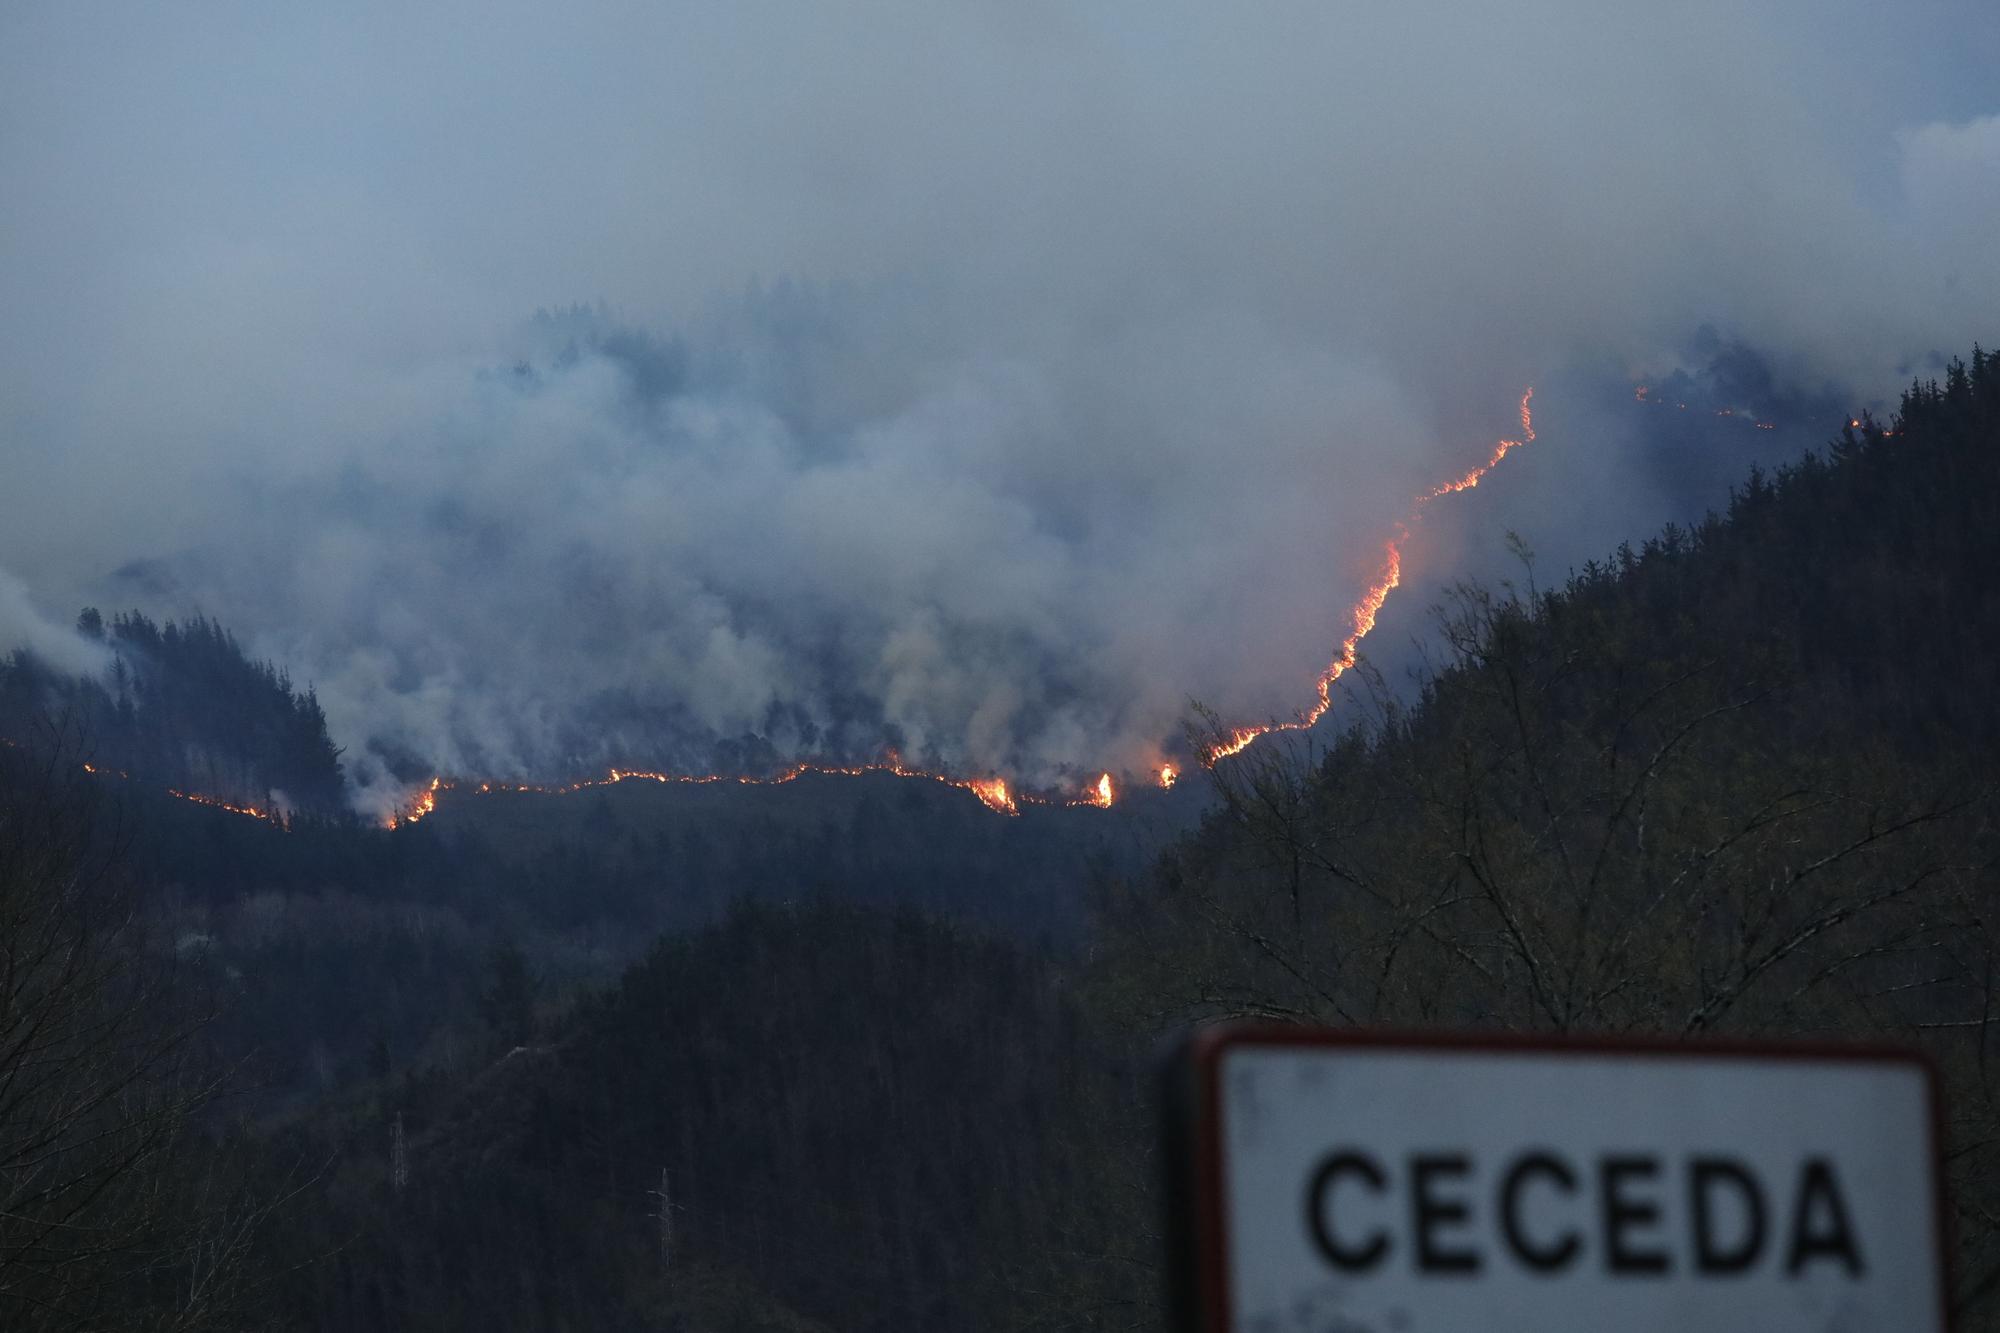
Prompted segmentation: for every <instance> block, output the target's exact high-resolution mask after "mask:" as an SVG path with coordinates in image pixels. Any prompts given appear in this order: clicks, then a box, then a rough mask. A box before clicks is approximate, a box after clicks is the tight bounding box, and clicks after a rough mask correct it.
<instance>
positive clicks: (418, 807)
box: [382, 778, 485, 828]
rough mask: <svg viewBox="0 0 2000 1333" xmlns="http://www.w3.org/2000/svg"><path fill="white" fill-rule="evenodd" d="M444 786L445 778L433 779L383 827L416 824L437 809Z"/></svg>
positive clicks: (391, 816) (386, 821) (482, 786)
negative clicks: (440, 791)
mask: <svg viewBox="0 0 2000 1333" xmlns="http://www.w3.org/2000/svg"><path fill="white" fill-rule="evenodd" d="M443 785H444V779H443V778H432V779H431V785H430V786H428V787H421V788H419V789H418V790H417V794H416V795H415V796H413V797H411V798H410V803H409V804H408V805H406V806H404V807H403V809H402V811H401V812H400V813H397V814H392V815H390V816H389V818H388V819H387V820H385V821H383V824H382V827H384V828H401V827H402V826H403V825H405V824H414V823H416V822H417V821H418V820H419V819H422V818H423V817H424V816H425V815H427V814H429V813H430V812H431V811H433V810H435V809H437V794H438V789H439V788H440V787H442V786H443ZM484 789H485V787H484V784H482V785H481V790H484Z"/></svg>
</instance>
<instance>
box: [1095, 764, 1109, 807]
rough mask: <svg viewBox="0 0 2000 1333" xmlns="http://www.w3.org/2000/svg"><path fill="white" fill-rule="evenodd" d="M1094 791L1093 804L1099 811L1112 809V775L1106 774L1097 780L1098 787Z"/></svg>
mask: <svg viewBox="0 0 2000 1333" xmlns="http://www.w3.org/2000/svg"><path fill="white" fill-rule="evenodd" d="M1092 791H1093V794H1092V796H1091V804H1093V805H1095V806H1097V807H1098V808H1099V809H1103V810H1109V809H1110V808H1111V775H1110V774H1109V773H1105V774H1103V775H1102V776H1100V777H1099V778H1098V779H1097V786H1096V787H1095V788H1093V789H1092Z"/></svg>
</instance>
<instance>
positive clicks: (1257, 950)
mask: <svg viewBox="0 0 2000 1333" xmlns="http://www.w3.org/2000/svg"><path fill="white" fill-rule="evenodd" d="M1520 554H1521V556H1522V568H1521V571H1520V574H1519V576H1518V578H1517V580H1516V581H1515V582H1514V583H1513V584H1512V585H1511V586H1507V587H1502V588H1479V587H1459V588H1456V589H1453V590H1451V591H1450V592H1449V594H1448V596H1447V597H1446V598H1445V599H1444V602H1443V605H1442V606H1441V608H1440V611H1439V639H1440V643H1441V645H1442V654H1441V656H1442V660H1441V661H1440V663H1439V665H1438V667H1437V668H1436V670H1435V671H1434V672H1433V673H1432V674H1431V675H1430V677H1429V678H1428V679H1427V681H1426V682H1425V683H1424V687H1423V690H1422V694H1421V697H1420V698H1419V699H1417V700H1416V701H1415V702H1414V703H1413V704H1411V705H1410V706H1408V707H1402V706H1398V705H1397V704H1396V703H1395V702H1393V700H1392V699H1390V698H1389V696H1386V695H1384V696H1383V702H1382V703H1381V705H1380V707H1379V708H1378V709H1377V710H1376V712H1375V715H1374V716H1372V717H1369V718H1366V719H1364V720H1361V721H1358V722H1356V723H1355V724H1354V725H1353V727H1352V729H1351V730H1349V731H1348V732H1347V733H1346V734H1345V735H1343V736H1342V737H1340V738H1339V739H1338V740H1336V741H1334V742H1333V743H1331V744H1330V745H1328V746H1326V747H1325V748H1319V747H1316V746H1313V745H1310V744H1297V745H1293V746H1290V747H1285V746H1276V745H1267V746H1259V747H1256V748H1253V749H1252V750H1251V751H1249V752H1248V753H1246V754H1245V755H1243V756H1242V757H1240V758H1239V759H1238V760H1237V761H1235V762H1233V763H1230V764H1225V765H1223V766H1221V767H1220V768H1219V769H1218V770H1217V771H1216V773H1215V774H1214V777H1215V781H1216V787H1217V790H1218V792H1219V793H1220V796H1221V798H1222V810H1221V811H1220V812H1219V813H1218V814H1217V815H1215V816H1214V817H1213V818H1212V819H1211V820H1210V821H1209V822H1208V823H1207V824H1206V825H1205V827H1204V828H1203V829H1202V830H1201V832H1200V833H1199V835H1198V836H1196V837H1194V838H1192V839H1190V840H1189V841H1188V842H1187V843H1186V844H1184V845H1183V846H1182V847H1180V848H1179V849H1177V851H1176V852H1175V853H1174V854H1173V855H1171V856H1169V857H1167V858H1165V859H1164V860H1163V861H1162V862H1161V864H1160V866H1159V868H1158V870H1157V871H1156V873H1155V874H1153V875H1152V876H1150V877H1148V878H1146V879H1144V880H1142V881H1140V882H1138V883H1135V884H1131V885H1128V886H1126V887H1125V888H1124V889H1123V890H1122V891H1121V892H1120V893H1118V894H1117V895H1116V896H1115V898H1114V899H1113V900H1112V901H1111V902H1110V903H1109V904H1108V906H1107V908H1106V911H1105V912H1104V914H1103V917H1102V919H1101V921H1100V928H1101V930H1102V931H1103V933H1104V939H1105V947H1106V952H1107V955H1108V958H1107V960H1106V962H1105V964H1104V966H1103V967H1102V968H1101V969H1099V972H1098V976H1099V979H1100V982H1101V985H1102V991H1101V996H1102V1005H1103V1012H1105V1013H1107V1014H1117V1015H1120V1016H1122V1020H1123V1021H1124V1022H1125V1024H1126V1025H1127V1026H1128V1027H1130V1028H1132V1029H1134V1030H1145V1029H1147V1028H1149V1027H1152V1026H1155V1025H1157V1023H1158V1021H1159V1018H1160V1016H1162V1015H1175V1016H1178V1017H1182V1018H1192V1017H1197V1016H1201V1015H1213V1014H1222V1013H1255V1014H1262V1015H1267V1016H1272V1017H1277V1018H1283V1019H1297V1020H1300V1021H1311V1022H1319V1023H1332V1024H1342V1025H1347V1024H1385V1025H1394V1026H1409V1027H1434V1026H1450V1027H1471V1028H1486V1029H1514V1030H1535V1031H1579V1030H1581V1031H1599V1032H1607V1031H1608V1032H1658V1033H1666V1034H1670V1035H1677V1036H1679V1035H1684V1036H1687V1037H1691V1038H1699V1037H1701V1036H1703V1035H1705V1034H1708V1033H1714V1032H1734V1033H1759V1034H1768V1035H1784V1036H1802V1035H1810V1036H1816V1037H1826V1038H1834V1039H1842V1038H1861V1037H1877V1038H1887V1039H1890V1040H1893V1041H1898V1042H1915V1043H1917V1044H1920V1045H1922V1046H1923V1047H1925V1048H1926V1049H1928V1050H1930V1051H1931V1052H1932V1053H1933V1054H1934V1055H1935V1056H1936V1057H1937V1058H1938V1060H1939V1061H1940V1063H1941V1064H1942V1066H1943V1067H1944V1069H1945V1071H1946V1074H1947V1082H1948V1087H1949V1090H1950V1097H1951V1106H1950V1120H1951V1133H1952V1136H1953V1140H1954V1143H1953V1147H1952V1150H1951V1162H1952V1183H1953V1186H1954V1192H1955V1205H1956V1213H1957V1218H1958V1235H1959V1238H1960V1241H1961V1244H1962V1253H1961V1263H1960V1282H1961V1289H1962V1291H1963V1293H1964V1296H1965V1299H1966V1301H1967V1302H1968V1303H1969V1305H1971V1306H1973V1307H1976V1308H1977V1309H1978V1310H1980V1311H1981V1312H1982V1314H1981V1316H1980V1318H1981V1319H1985V1318H1990V1317H1992V1307H1991V1305H1990V1301H1991V1298H1992V1293H1993V1290H1994V1288H1995V1285H1996V1283H2000V1230H1996V1227H1995V1225H1994V1223H1993V1221H1992V1219H1993V1218H1994V1217H1995V1216H1996V1215H2000V1214H1997V1213H1996V1202H2000V1158H1996V1157H1995V1155H1994V1154H1995V1144H1996V1143H2000V1116H1996V1100H1995V1098H1996V1094H2000V1085H1996V1084H1995V1083H1994V1082H1993V1081H1992V1078H1991V1074H1990V1060H1989V1057H1990V1055H1991V1053H1992V1048H1991V1042H1992V1040H1993V1037H1994V1035H1995V1034H1994V1033H1993V1031H1992V1028H1991V1023H1990V1020H1991V1017H1992V1014H1993V989H1992V987H1993V978H1994V975H1995V964H1996V963H2000V921H1996V918H1995V914H1994V910H1993V895H1994V891H1995V889H1996V873H1995V866H1996V861H1995V857H1996V854H2000V840H1997V839H1996V816H2000V804H1996V799H1995V796H1996V780H2000V748H1996V745H1995V739H1996V737H2000V709H1996V706H1995V703H1994V696H1993V692H1992V689H1991V684H1992V679H1993V666H1992V664H1993V662H1994V660H1995V654H1996V652H2000V600H1996V599H1995V597H1994V595H1993V587H1992V581H1993V571H1994V570H1995V569H1996V568H2000V364H1996V362H1995V361H1994V359H1993V358H1990V357H1987V356H1986V355H1984V354H1983V353H1982V352H1978V351H1975V352H1974V354H1973V359H1972V363H1971V365H1970V366H1969V367H1967V366H1964V365H1961V364H1957V363H1954V364H1953V365H1952V366H1951V367H1950V369H1949V372H1948V374H1947V377H1946V378H1945V380H1944V381H1943V383H1941V384H1933V383H1923V384H1918V385H1915V386H1912V388H1911V389H1910V391H1909V392H1908V393H1907V394H1906V395H1905V397H1904V400H1903V404H1902V410H1901V412H1900V413H1899V414H1898V416H1897V418H1896V419H1895V420H1894V421H1893V422H1890V423H1886V424H1878V423H1874V422H1857V423H1856V424H1855V425H1854V426H1853V427H1850V428H1849V429H1848V430H1846V431H1844V432H1843V433H1842V435H1841V437H1840V438H1839V439H1838V440H1836V441H1834V442H1833V443H1832V444H1831V446H1830V448H1829V449H1828V451H1827V453H1826V454H1825V456H1823V457H1814V458H1807V459H1805V460H1803V461H1801V462H1800V463H1798V464H1797V465H1795V466H1791V467H1788V468H1785V469H1783V470H1781V471H1780V472H1779V473H1778V474H1777V475H1775V476H1768V477H1767V476H1760V475H1752V476H1751V477H1750V478H1749V479H1748V480H1747V481H1746V483H1745V484H1744V486H1743V487H1742V488H1741V489H1740V490H1739V492H1738V493H1737V495H1736V497H1735V499H1734V501H1733V502H1732V504H1731V505H1730V506H1729V509H1728V512H1727V513H1724V514H1718V515H1714V516H1712V517H1710V518H1708V519H1707V520H1705V521H1704V522H1702V523H1700V524H1697V525H1696V526H1694V527H1693V528H1692V529H1687V528H1669V529H1667V530H1666V531H1664V532H1662V533H1661V534H1660V535H1659V536H1657V537H1655V538H1654V539H1652V540H1650V541H1647V542H1646V543H1644V544H1643V546H1641V547H1640V548H1638V549H1636V550H1633V549H1629V548H1628V549H1622V550H1620V551H1618V552H1617V553H1615V554H1614V555H1613V556H1612V557H1611V559H1610V560H1608V561H1607V562H1605V563H1602V564H1593V565H1590V566H1587V567H1585V568H1583V569H1580V570H1577V571H1575V572H1574V573H1572V574H1570V575H1569V576H1568V577H1558V578H1555V579H1550V578H1549V576H1548V573H1547V572H1546V571H1541V570H1538V569H1537V568H1535V566H1534V563H1533V559H1532V555H1531V553H1530V552H1529V551H1528V550H1527V549H1526V547H1525V546H1523V547H1522V550H1521V552H1520ZM1974 1322H1975V1326H1977V1321H1974Z"/></svg>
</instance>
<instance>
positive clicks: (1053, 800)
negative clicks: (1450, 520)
mask: <svg viewBox="0 0 2000 1333" xmlns="http://www.w3.org/2000/svg"><path fill="white" fill-rule="evenodd" d="M1650 392H1651V391H1650V390H1649V389H1648V388H1647V387H1646V386H1644V385H1641V386H1639V387H1638V389H1637V390H1636V391H1635V396H1636V398H1637V399H1638V401H1640V402H1642V403H1644V402H1656V401H1658V400H1657V399H1653V398H1651V397H1650ZM1534 396H1535V391H1534V389H1533V388H1529V389H1528V390H1526V391H1525V392H1524V393H1523V394H1522V395H1521V407H1520V411H1521V434H1520V438H1518V439H1505V440H1501V441H1499V442H1498V443H1497V444H1495V445H1494V447H1493V451H1492V453H1490V454H1489V455H1488V456H1487V458H1486V461H1485V462H1483V463H1480V464H1479V465H1477V466H1476V467H1473V468H1470V469H1468V470H1467V471H1466V472H1465V473H1464V474H1462V475H1461V476H1459V477H1456V478H1454V479H1453V480H1451V481H1448V482H1445V483H1444V484H1442V485H1440V486H1437V487H1435V488H1433V489H1432V490H1429V491H1426V492H1424V493H1423V494H1421V495H1419V496H1417V497H1416V499H1415V500H1414V501H1413V502H1412V504H1411V508H1410V513H1409V515H1408V516H1407V517H1406V518H1405V519H1404V520H1402V521H1399V522H1398V523H1397V524H1396V526H1395V534H1394V536H1392V537H1391V538H1390V539H1389V540H1388V541H1386V542H1384V543H1383V547H1382V563H1381V565H1380V567H1379V568H1378V570H1377V573H1376V576H1375V579H1374V581H1373V582H1371V583H1370V584H1369V585H1368V587H1367V588H1366V589H1365V590H1364V591H1363V593H1362V595H1361V597H1360V599H1359V600H1358V601H1356V602H1355V603H1354V606H1353V607H1352V609H1351V610H1350V613H1349V615H1350V627H1349V632H1348V634H1347V636H1346V637H1345V638H1343V639H1342V640H1341V641H1340V644H1339V647H1338V648H1337V649H1336V650H1335V652H1334V656H1333V659H1332V661H1330V662H1329V663H1328V664H1327V666H1326V669H1325V670H1323V671H1321V672H1320V674H1319V678H1318V679H1317V681H1316V682H1315V690H1314V693H1315V698H1314V701H1313V703H1312V706H1311V707H1309V708H1307V709H1306V710H1305V711H1304V712H1301V713H1300V714H1299V715H1298V716H1297V717H1296V718H1295V719H1294V720H1293V721H1290V722H1269V723H1265V724H1263V725H1258V726H1247V727H1238V728H1236V729H1235V730H1233V731H1231V732H1230V733H1229V734H1228V736H1227V738H1226V739H1225V740H1223V741H1221V742H1219V743H1217V744H1215V745H1213V746H1211V747H1210V748H1209V750H1208V751H1207V753H1205V754H1204V755H1203V756H1202V762H1203V763H1205V764H1214V763H1215V762H1217V761H1218V760H1221V759H1226V758H1228V757H1229V756H1230V755H1233V754H1238V753H1240V752H1241V751H1243V750H1244V749H1246V748H1247V747H1248V746H1249V745H1250V744H1251V742H1253V741H1255V740H1256V739H1257V738H1258V737H1260V736H1264V735H1268V734H1269V733H1271V732H1273V731H1300V730H1304V729H1305V728H1307V727H1310V726H1312V725H1313V724H1314V723H1316V722H1318V721H1319V720H1320V719H1321V718H1322V717H1324V716H1326V713H1327V710H1328V709H1330V708H1331V707H1332V706H1333V685H1334V683H1335V682H1336V681H1338V680H1339V679H1340V678H1341V677H1342V676H1344V675H1346V674H1347V672H1349V671H1350V670H1352V669H1353V668H1354V666H1355V664H1356V663H1357V662H1358V661H1359V660H1360V657H1359V653H1360V645H1361V641H1362V640H1363V639H1364V638H1366V637H1367V636H1368V634H1369V633H1370V632H1371V631H1372V630H1373V629H1374V628H1375V621H1376V618H1377V616H1378V615H1379V614H1380V613H1381V610H1382V607H1383V605H1384V604H1385V603H1386V602H1387V601H1388V600H1389V594H1390V593H1392V592H1394V591H1395V590H1396V589H1397V588H1398V587H1400V586H1401V584H1402V577H1403V545H1404V543H1405V542H1407V541H1408V540H1409V537H1410V524H1411V523H1412V522H1414V521H1415V520H1416V518H1417V516H1418V515H1419V514H1420V513H1421V512H1422V511H1423V509H1424V507H1425V506H1426V505H1428V504H1429V503H1430V502H1431V501H1433V500H1436V499H1438V498H1439V497H1441V496H1446V495H1455V494H1458V493H1459V492H1461V491H1469V490H1471V489H1473V488H1474V487H1475V486H1477V485H1479V483H1480V481H1481V480H1482V479H1484V478H1485V476H1486V474H1487V473H1489V472H1491V471H1492V470H1493V469H1494V468H1495V467H1498V466H1499V464H1500V462H1501V460H1502V459H1504V458H1506V457H1507V455H1508V454H1509V453H1511V452H1513V451H1514V450H1516V449H1519V448H1521V447H1522V446H1523V445H1526V444H1531V443H1533V442H1534V439H1535V425H1534V414H1533V410H1532V409H1533V401H1534ZM1679 406H1682V407H1685V406H1686V405H1685V404H1679ZM1758 424H1759V425H1760V426H1764V428H1765V429H1769V428H1770V427H1769V426H1768V425H1766V424H1765V423H1763V422H1759V423H1758ZM1856 424H1857V425H1858V424H1859V423H1858V422H1857V423H1856ZM84 767H85V768H86V769H89V771H91V772H97V771H98V770H96V769H94V768H90V766H89V765H87V764H86V765H85V766H84ZM808 773H814V774H826V775H838V776H845V777H859V776H861V775H862V774H866V773H892V774H894V775H896V776H897V777H903V778H926V779H929V780H931V781H933V782H941V783H943V784H945V785H946V786H949V787H957V788H961V789H963V790H965V791H968V792H970V793H971V794H972V795H973V796H975V797H976V798H978V800H979V801H980V802H981V803H982V804H984V805H985V806H986V807H987V808H988V809H989V810H993V811H995V812H996V813H999V814H1004V815H1018V814H1020V813H1021V807H1022V805H1024V804H1026V805H1087V806H1094V807H1097V808H1099V809H1109V808H1110V807H1111V805H1112V803H1113V801H1114V800H1115V799H1116V796H1117V790H1116V787H1115V786H1114V785H1113V782H1112V778H1111V774H1110V773H1109V772H1104V773H1100V774H1099V775H1098V778H1097V781H1096V782H1094V783H1092V784H1090V785H1089V786H1088V787H1086V788H1085V789H1084V790H1083V792H1082V793H1081V794H1080V795H1075V796H1072V797H1068V798H1064V797H1061V796H1055V795H1047V794H1035V793H1029V792H1022V791H1019V790H1016V789H1014V788H1011V787H1009V785H1008V783H1007V780H1006V779H1005V778H1002V777H999V776H994V777H985V778H962V777H954V776H951V775H950V774H946V773H937V772H931V771H928V770H924V769H917V768H910V767H907V766H905V765H904V764H903V762H902V760H901V758H900V757H899V756H898V755H896V754H895V753H894V752H893V751H892V752H890V753H889V754H888V756H887V757H886V758H884V759H883V760H881V761H879V762H876V763H869V764H856V765H845V766H843V765H833V764H816V763H809V762H801V763H795V764H792V765H790V766H788V767H786V768H783V769H780V770H779V771H777V772H776V773H773V774H770V775H768V776H763V777H756V776H748V775H741V776H739V775H730V774H720V773H662V772H654V771H651V770H639V769H622V768H614V769H611V770H609V771H608V772H607V773H606V775H605V776H604V777H601V778H587V779H583V780H581V781H577V782H571V783H567V784H560V785H551V786H540V785H535V784H529V783H507V782H493V781H481V782H479V783H477V784H476V785H470V784H468V790H470V791H473V792H477V793H492V792H530V793H542V794H560V793H568V792H578V791H583V790H585V789H587V788H591V787H605V786H613V785H615V784H617V783H620V782H658V783H682V784H688V785H695V786H704V785H709V784H713V783H722V782H731V783H738V784H742V785H745V786H778V785H782V784H784V783H787V782H792V781H794V780H796V779H798V778H800V777H803V776H805V775H806V774H808ZM119 776H121V777H122V776H124V775H123V774H120V775H119ZM1179 778H1180V773H1179V771H1178V770H1177V769H1176V768H1175V767H1174V766H1173V765H1172V764H1162V765H1161V766H1160V768H1159V770H1158V781H1159V785H1160V787H1161V789H1162V790H1170V789H1172V787H1173V786H1174V784H1175V783H1176V782H1177V781H1178V780H1179ZM456 785H457V784H456V783H453V782H448V781H446V780H445V779H444V778H442V777H434V778H432V779H431V780H430V782H429V784H428V785H426V786H423V787H420V788H418V789H416V790H415V791H414V792H413V793H412V794H411V796H410V798H409V800H408V801H407V803H406V804H405V805H404V807H403V808H402V809H401V810H399V811H397V812H395V813H393V814H391V815H389V816H388V817H387V818H386V819H385V820H384V821H383V824H384V827H386V828H390V829H396V828H401V827H403V826H405V825H408V824H414V823H417V822H418V821H420V820H422V819H423V818H425V817H426V816H427V815H429V814H431V813H432V812H433V811H435V810H436V809H437V801H438V794H439V793H440V792H443V791H449V790H452V789H454V787H455V786H456ZM167 790H168V791H169V793H170V794H172V795H174V796H177V797H179V798H180V799H182V800H185V801H192V802H194V803H196V804H198V805H206V806H211V807H213V808H216V809H220V810H227V811H230V812H232V813H235V814H242V815H249V816H252V817H253V818H257V819H262V820H267V821H269V822H272V823H275V824H278V825H279V826H280V827H283V826H285V825H286V819H285V817H284V816H283V815H282V814H280V813H276V812H273V811H268V810H263V809H259V808H258V807H255V806H242V805H234V804H231V803H230V802H228V801H224V800H220V799H218V798H216V797H212V796H204V795H201V794H199V793H195V792H184V791H179V790H176V789H174V788H168V789H167Z"/></svg>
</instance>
